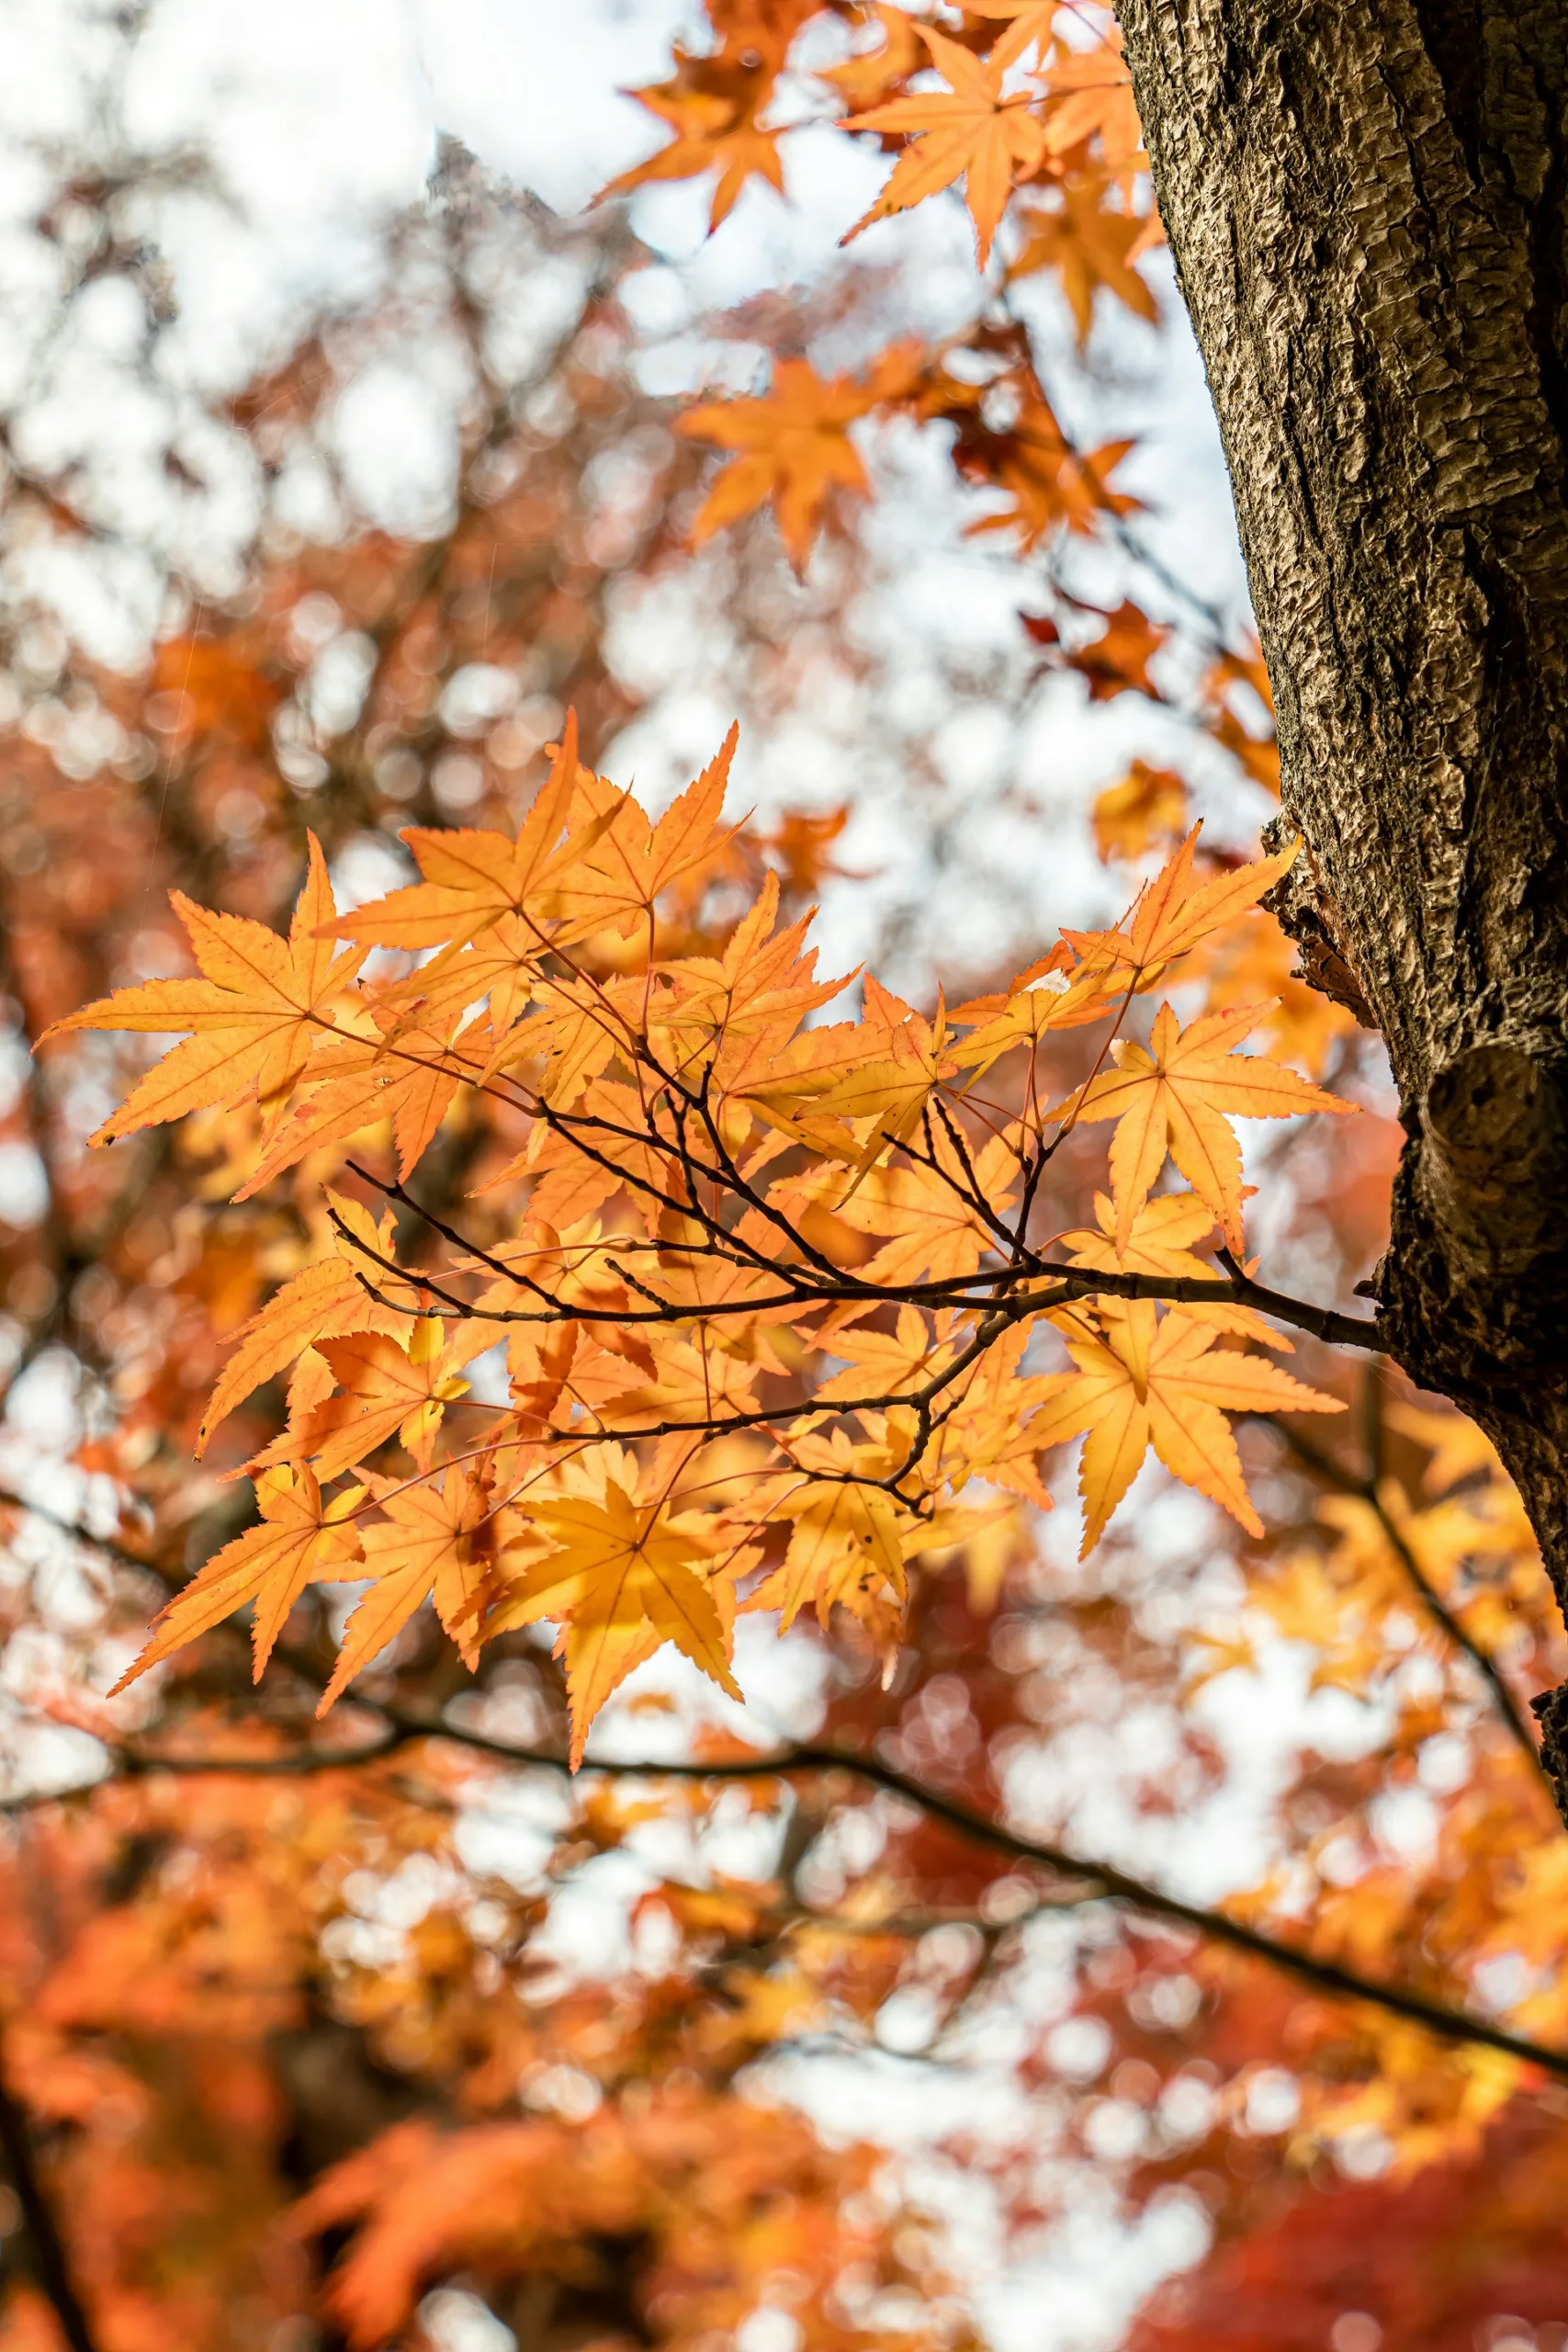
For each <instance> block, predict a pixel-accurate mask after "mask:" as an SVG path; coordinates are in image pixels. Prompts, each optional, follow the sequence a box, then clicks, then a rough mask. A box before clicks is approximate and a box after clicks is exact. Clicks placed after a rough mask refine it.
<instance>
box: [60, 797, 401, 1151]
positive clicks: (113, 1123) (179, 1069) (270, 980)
mask: <svg viewBox="0 0 1568 2352" xmlns="http://www.w3.org/2000/svg"><path fill="white" fill-rule="evenodd" d="M170 900H171V903H172V904H173V906H174V909H175V913H176V914H177V915H178V916H179V918H180V921H181V922H182V923H183V924H184V925H185V928H186V933H187V935H188V937H189V939H190V944H191V947H192V949H193V951H194V953H195V956H196V960H197V965H198V966H199V967H200V970H201V978H199V979H178V980H145V981H143V982H142V983H141V985H140V986H139V987H135V988H127V989H117V990H116V991H115V993H114V995H113V996H110V997H102V998H100V999H99V1000H98V1001H97V1002H96V1004H88V1005H85V1006H84V1007H83V1009H82V1011H81V1012H73V1013H69V1014H67V1016H66V1018H65V1019H64V1020H63V1021H57V1022H55V1023H53V1025H52V1027H51V1028H49V1029H47V1030H46V1031H45V1032H44V1036H45V1037H56V1036H62V1035H65V1034H66V1033H67V1032H68V1031H71V1030H73V1029H124V1030H153V1031H156V1030H165V1031H166V1030H180V1031H185V1032H187V1033H188V1034H187V1035H184V1036H183V1037H182V1039H181V1042H180V1043H179V1044H178V1045H177V1046H171V1047H170V1049H169V1051H168V1052H167V1053H166V1054H165V1055H164V1057H163V1059H162V1060H161V1061H160V1062H158V1063H157V1064H155V1066H154V1067H153V1068H152V1069H150V1070H149V1071H148V1072H147V1074H146V1076H145V1077H144V1078H143V1079H142V1080H141V1081H140V1083H139V1084H138V1085H136V1086H135V1087H133V1088H132V1090H131V1091H130V1095H129V1097H128V1098H127V1100H126V1101H125V1102H124V1103H122V1104H121V1105H120V1108H119V1109H118V1111H117V1112H116V1113H115V1114H114V1116H113V1117H112V1118H111V1119H107V1120H106V1121H105V1123H104V1125H102V1126H101V1127H100V1128H99V1129H98V1131H97V1133H96V1135H95V1136H93V1138H92V1140H93V1142H94V1143H96V1144H102V1143H110V1142H112V1141H113V1140H114V1138H115V1137H116V1136H126V1135H130V1134H131V1133H133V1131H134V1130H135V1129H136V1128H138V1127H147V1126H154V1125H159V1124H160V1123H162V1122H163V1121H164V1120H169V1119H180V1118H183V1117H184V1116H185V1115H186V1112H188V1111H197V1110H202V1109H204V1108H207V1107H209V1106H210V1105H216V1104H220V1103H238V1102H240V1101H242V1100H243V1099H245V1098H246V1097H248V1096H250V1095H252V1094H254V1096H255V1097H256V1099H257V1100H258V1101H259V1102H260V1103H261V1104H262V1106H263V1108H264V1110H271V1109H274V1108H276V1107H280V1106H281V1104H282V1103H283V1102H284V1100H285V1099H286V1097H287V1096H288V1092H289V1090H290V1089H291V1088H292V1086H293V1085H294V1082H295V1080H297V1079H298V1078H299V1075H300V1073H301V1072H302V1071H303V1069H304V1068H305V1065H306V1063H307V1061H308V1060H309V1059H310V1053H311V1050H312V1048H313V1047H314V1046H315V1045H316V1042H317V1040H318V1038H320V1037H321V1035H323V1034H324V1032H325V1031H326V1030H327V1029H328V1028H330V1027H331V1026H332V1019H331V1006H332V1002H333V999H334V998H335V997H337V996H340V995H341V994H342V992H343V990H344V989H345V988H346V987H347V986H348V984H349V982H350V981H351V980H352V979H353V978H354V976H355V973H356V972H357V971H358V969H359V967H360V965H361V963H362V962H363V961H364V958H365V955H366V950H365V949H364V948H358V949H350V950H348V951H346V952H344V953H341V954H340V953H336V952H334V950H333V947H332V946H331V944H329V943H328V941H327V940H326V939H324V938H323V937H322V935H321V934H322V931H323V928H324V927H325V926H327V925H330V924H331V922H333V918H334V916H335V914H336V911H337V910H336V908H335V906H334V904H333V891H332V884H331V883H330V882H329V881H328V879H327V869H326V864H325V861H324V860H323V858H322V856H321V844H320V842H318V841H317V839H316V837H315V835H314V833H312V834H311V835H310V870H309V872H308V874H307V876H306V881H305V887H304V888H303V890H301V892H300V894H299V904H298V905H297V906H296V908H295V910H294V918H293V921H292V922H291V923H290V924H289V928H288V939H287V940H286V941H285V940H282V939H280V938H279V937H278V935H277V933H276V932H275V931H269V930H268V929H267V927H266V925H265V923H261V922H252V921H251V920H250V918H249V917H248V916H246V915H225V914H213V913H211V912H209V910H208V909H207V908H205V907H197V906H194V905H193V904H192V903H191V901H190V900H189V899H186V898H185V897H184V896H183V895H182V894H181V892H179V891H178V890H175V891H171V893H170ZM42 1042H43V1039H41V1038H40V1039H39V1043H40V1044H41V1043H42Z"/></svg>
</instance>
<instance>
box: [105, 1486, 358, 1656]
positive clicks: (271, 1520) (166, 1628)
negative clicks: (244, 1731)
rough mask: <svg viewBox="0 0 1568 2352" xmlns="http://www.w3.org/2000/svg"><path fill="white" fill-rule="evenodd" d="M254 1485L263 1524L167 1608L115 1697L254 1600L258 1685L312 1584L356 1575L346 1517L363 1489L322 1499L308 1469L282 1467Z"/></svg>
mask: <svg viewBox="0 0 1568 2352" xmlns="http://www.w3.org/2000/svg"><path fill="white" fill-rule="evenodd" d="M255 1489H256V1503H257V1506H258V1508H259V1509H260V1511H261V1515H262V1517H261V1524H260V1526H259V1527H248V1528H246V1530H245V1532H244V1533H243V1535H236V1536H235V1538H234V1540H233V1542H232V1543H231V1544H224V1546H223V1549H222V1550H221V1551H220V1552H216V1553H214V1555H213V1556H212V1558H211V1559H210V1560H209V1561H208V1563H207V1565H206V1566H205V1567H203V1568H202V1569H201V1570H200V1571H199V1573H198V1574H197V1576H195V1577H192V1579H191V1581H190V1583H189V1584H187V1585H186V1588H185V1589H184V1591H183V1592H180V1593H177V1594H176V1595H175V1598H174V1600H171V1601H170V1602H169V1604H168V1607H167V1608H166V1609H164V1610H162V1611H160V1612H159V1614H158V1616H157V1617H156V1618H155V1619H154V1620H153V1624H152V1640H151V1641H150V1642H149V1643H148V1645H147V1646H146V1648H145V1649H144V1650H143V1651H142V1653H141V1657H139V1658H138V1659H137V1661H136V1663H135V1665H134V1666H132V1667H130V1668H127V1670H126V1671H125V1673H124V1674H122V1675H121V1676H120V1678H119V1680H118V1682H117V1683H116V1684H115V1686H114V1691H111V1692H110V1693H109V1696H110V1697H111V1698H112V1697H113V1696H114V1693H115V1691H123V1690H124V1689H125V1687H126V1685H127V1683H130V1682H134V1681H135V1680H136V1678H137V1676H138V1675H139V1674H145V1673H146V1671H147V1669H148V1668H149V1667H150V1666H156V1665H157V1664H158V1662H159V1661H160V1659H162V1658H165V1657H169V1656H170V1655H171V1654H172V1653H173V1652H174V1651H175V1650H177V1649H183V1648H184V1646H185V1645H186V1643H187V1642H194V1641H195V1640H196V1638H197V1634H205V1633H209V1632H210V1630H211V1628H212V1627H213V1626H214V1625H219V1624H221V1623H222V1622H223V1620H224V1618H225V1617H230V1616H232V1614H233V1612H234V1611H235V1610H236V1609H242V1608H243V1607H244V1605H245V1603H246V1602H247V1601H254V1603H255V1615H254V1621H253V1623H252V1628H251V1643H252V1649H253V1653H254V1679H255V1680H256V1681H258V1682H259V1681H260V1680H261V1678H262V1670H263V1668H265V1665H266V1662H267V1659H268V1658H269V1657H271V1656H272V1650H273V1645H274V1643H275V1642H276V1639H277V1636H278V1634H279V1632H280V1630H281V1628H282V1625H283V1621H284V1619H285V1618H286V1617H287V1616H288V1612H289V1611H290V1610H291V1609H292V1608H293V1606H294V1603H295V1602H296V1601H297V1600H299V1595H300V1594H301V1593H302V1592H303V1591H304V1589H305V1587H306V1586H307V1585H308V1584H311V1583H315V1582H318V1581H320V1580H321V1579H323V1578H325V1579H328V1580H332V1579H334V1578H337V1577H342V1576H344V1574H352V1573H353V1571H352V1566H351V1565H350V1564H351V1563H352V1562H353V1561H355V1560H356V1559H357V1558H358V1556H359V1549H360V1538H359V1534H358V1532H357V1530H356V1529H355V1527H354V1526H353V1525H352V1524H349V1523H347V1522H348V1521H349V1514H350V1513H351V1512H352V1511H354V1510H356V1509H357V1508H358V1506H359V1504H360V1503H361V1502H362V1501H363V1500H364V1498H365V1488H364V1487H349V1488H347V1489H346V1491H345V1492H344V1493H343V1494H341V1495H334V1496H333V1499H332V1501H331V1502H329V1503H325V1504H323V1502H322V1500H321V1487H320V1486H319V1485H318V1483H317V1481H316V1479H315V1478H314V1477H313V1476H311V1474H310V1471H309V1470H302V1469H278V1470H269V1471H267V1472H265V1475H264V1476H261V1477H259V1478H258V1479H257V1480H256V1482H255Z"/></svg>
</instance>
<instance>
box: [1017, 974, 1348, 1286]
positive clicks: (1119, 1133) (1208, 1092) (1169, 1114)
mask: <svg viewBox="0 0 1568 2352" xmlns="http://www.w3.org/2000/svg"><path fill="white" fill-rule="evenodd" d="M1272 1009H1273V1008H1272V1007H1271V1006H1269V1005H1267V1004H1262V1005H1258V1004H1251V1005H1243V1006H1241V1007H1239V1008H1238V1009H1237V1010H1236V1011H1235V1012H1206V1013H1203V1014H1201V1016H1200V1017H1199V1019H1198V1020H1196V1021H1193V1022H1190V1023H1188V1026H1187V1027H1186V1028H1185V1029H1182V1028H1180V1027H1179V1025H1178V1023H1177V1018H1176V1015H1175V1013H1174V1012H1172V1011H1171V1009H1170V1007H1169V1005H1168V1004H1162V1005H1161V1006H1160V1009H1159V1011H1158V1012H1157V1013H1156V1015H1155V1024H1154V1028H1153V1030H1152V1031H1151V1033H1150V1036H1149V1043H1148V1047H1147V1049H1146V1050H1145V1047H1144V1046H1138V1045H1134V1043H1133V1042H1132V1041H1131V1040H1130V1039H1126V1038H1121V1039H1118V1040H1117V1042H1116V1044H1115V1045H1114V1046H1112V1047H1111V1054H1112V1056H1113V1057H1114V1059H1115V1062H1116V1065H1117V1067H1116V1068H1115V1069H1110V1070H1101V1071H1100V1075H1099V1076H1098V1077H1096V1078H1093V1079H1091V1080H1089V1084H1088V1085H1087V1086H1086V1087H1084V1088H1083V1089H1082V1090H1081V1091H1079V1092H1078V1093H1077V1094H1076V1095H1070V1096H1069V1097H1068V1098H1067V1100H1066V1103H1061V1104H1059V1105H1058V1106H1057V1107H1056V1108H1055V1110H1054V1111H1052V1112H1051V1113H1049V1114H1047V1115H1048V1116H1049V1117H1052V1118H1073V1119H1080V1120H1089V1121H1094V1120H1098V1119H1114V1120H1115V1121H1116V1122H1117V1127H1116V1133H1115V1135H1114V1136H1112V1137H1111V1193H1112V1194H1113V1196H1114V1199H1115V1202H1116V1246H1117V1248H1118V1250H1125V1249H1126V1247H1127V1246H1128V1243H1129V1242H1130V1240H1131V1238H1132V1231H1133V1220H1134V1217H1135V1216H1137V1214H1138V1211H1139V1210H1140V1209H1141V1208H1142V1207H1143V1205H1144V1204H1145V1201H1146V1200H1147V1199H1148V1196H1149V1192H1150V1189H1151V1187H1152V1186H1153V1184H1154V1182H1155V1180H1156V1177H1157V1176H1158V1174H1159V1172H1160V1170H1161V1169H1162V1168H1163V1167H1164V1166H1165V1161H1166V1154H1167V1152H1168V1153H1169V1155H1170V1157H1171V1159H1173V1160H1174V1161H1175V1162H1176V1165H1177V1167H1178V1168H1179V1169H1180V1170H1181V1173H1182V1174H1183V1175H1184V1176H1185V1177H1186V1179H1187V1181H1188V1182H1189V1183H1190V1185H1191V1187H1192V1189H1193V1191H1194V1192H1195V1193H1197V1195H1198V1197H1199V1199H1200V1200H1201V1201H1202V1202H1203V1203H1204V1204H1205V1205H1206V1206H1207V1207H1208V1208H1210V1209H1211V1210H1212V1211H1213V1215H1214V1216H1215V1217H1216V1218H1217V1219H1218V1220H1219V1222H1220V1224H1221V1226H1222V1227H1224V1236H1225V1239H1226V1242H1227V1243H1228V1244H1229V1246H1230V1248H1231V1249H1232V1250H1235V1251H1237V1252H1239V1251H1240V1250H1241V1249H1242V1248H1243V1246H1244V1245H1243V1240H1242V1230H1241V1204H1242V1182H1241V1146H1240V1144H1239V1143H1238V1142H1237V1141H1236V1137H1235V1129H1234V1128H1233V1127H1232V1125H1231V1124H1230V1122H1231V1120H1232V1119H1233V1118H1236V1119H1286V1118H1290V1117H1292V1115H1293V1114H1295V1113H1296V1112H1298V1111H1343V1112H1350V1111H1354V1109H1355V1108H1356V1105H1355V1104H1354V1103H1343V1102H1341V1101H1340V1099H1339V1097H1338V1096H1337V1095H1335V1094H1325V1092H1324V1091H1323V1090H1322V1088H1321V1087H1316V1086H1314V1085H1312V1084H1311V1083H1310V1081H1309V1080H1306V1079H1304V1078H1298V1077H1297V1075H1296V1073H1295V1071H1294V1070H1293V1069H1286V1068H1285V1066H1284V1064H1283V1063H1281V1062H1271V1061H1268V1060H1266V1059H1265V1058H1264V1057H1263V1056H1262V1055H1261V1054H1240V1053H1236V1052H1235V1050H1234V1048H1235V1046H1238V1045H1239V1044H1240V1042H1241V1040H1242V1039H1243V1038H1244V1037H1246V1036H1247V1035H1249V1034H1250V1032H1251V1031H1252V1030H1254V1029H1256V1028H1257V1026H1258V1023H1259V1022H1260V1021H1261V1020H1263V1019H1264V1018H1265V1017H1266V1016H1267V1014H1268V1013H1269V1012H1271V1011H1272Z"/></svg>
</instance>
